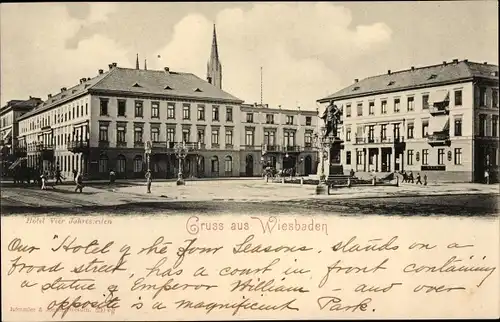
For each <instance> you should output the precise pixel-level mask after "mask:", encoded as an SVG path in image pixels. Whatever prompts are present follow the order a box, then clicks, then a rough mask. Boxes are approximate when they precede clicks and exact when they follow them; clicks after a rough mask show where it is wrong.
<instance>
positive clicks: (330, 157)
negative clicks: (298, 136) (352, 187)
mask: <svg viewBox="0 0 500 322" xmlns="http://www.w3.org/2000/svg"><path fill="white" fill-rule="evenodd" d="M321 119H322V120H323V122H324V124H325V125H324V127H322V128H321V131H320V133H317V134H316V137H315V139H316V145H317V148H318V153H319V160H320V162H319V165H318V172H317V175H318V177H319V179H320V182H319V184H318V187H317V188H316V193H318V194H323V193H325V192H326V190H327V189H326V188H327V186H326V179H327V178H328V177H329V176H331V175H343V167H342V164H341V162H340V160H341V159H340V152H341V150H342V148H343V146H342V143H343V141H342V140H341V139H340V137H339V136H338V134H339V133H338V132H339V131H338V130H339V127H340V125H341V124H342V109H341V108H339V107H337V105H335V104H334V102H333V101H331V102H330V104H329V105H328V107H327V108H326V109H325V112H324V113H323V115H322V116H321Z"/></svg>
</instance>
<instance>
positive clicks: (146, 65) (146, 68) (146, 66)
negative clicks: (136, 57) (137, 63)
mask: <svg viewBox="0 0 500 322" xmlns="http://www.w3.org/2000/svg"><path fill="white" fill-rule="evenodd" d="M144 70H148V64H147V62H146V59H144Z"/></svg>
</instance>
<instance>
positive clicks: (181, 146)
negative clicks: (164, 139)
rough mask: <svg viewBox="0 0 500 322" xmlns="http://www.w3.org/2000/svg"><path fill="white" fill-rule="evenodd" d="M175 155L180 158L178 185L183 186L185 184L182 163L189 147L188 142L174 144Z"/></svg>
mask: <svg viewBox="0 0 500 322" xmlns="http://www.w3.org/2000/svg"><path fill="white" fill-rule="evenodd" d="M174 151H175V156H176V157H177V158H178V159H179V173H178V174H177V185H178V186H182V185H184V184H185V182H184V179H183V178H182V163H183V161H184V159H185V158H186V156H187V154H188V152H189V149H188V147H187V146H186V142H184V141H183V142H182V143H176V144H175V145H174Z"/></svg>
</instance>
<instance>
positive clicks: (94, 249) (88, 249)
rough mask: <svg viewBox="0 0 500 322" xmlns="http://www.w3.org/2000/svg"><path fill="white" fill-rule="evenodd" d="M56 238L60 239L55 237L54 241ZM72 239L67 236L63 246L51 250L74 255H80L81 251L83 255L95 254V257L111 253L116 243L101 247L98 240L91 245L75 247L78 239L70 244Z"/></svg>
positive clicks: (74, 239)
mask: <svg viewBox="0 0 500 322" xmlns="http://www.w3.org/2000/svg"><path fill="white" fill-rule="evenodd" d="M56 238H58V237H57V235H56V236H55V237H54V239H56ZM70 238H71V236H67V237H66V238H64V240H63V241H62V242H61V244H59V246H57V247H55V248H51V250H52V251H53V252H57V251H59V250H60V249H63V250H64V251H66V252H69V251H71V252H72V253H78V252H80V251H83V253H84V254H87V255H88V254H94V255H96V254H106V253H109V251H110V248H111V246H112V245H113V244H114V243H115V242H113V241H111V242H109V243H107V244H106V245H104V246H101V245H100V244H99V242H98V241H97V240H93V241H91V242H90V243H88V244H87V245H73V244H74V243H75V242H76V240H77V238H76V237H75V238H73V240H72V241H70V242H69V243H68V241H69V239H70Z"/></svg>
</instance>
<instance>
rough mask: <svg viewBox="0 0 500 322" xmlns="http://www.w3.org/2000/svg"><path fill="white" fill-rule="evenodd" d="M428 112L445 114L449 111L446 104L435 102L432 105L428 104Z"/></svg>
mask: <svg viewBox="0 0 500 322" xmlns="http://www.w3.org/2000/svg"><path fill="white" fill-rule="evenodd" d="M429 113H430V114H431V115H442V114H443V115H445V114H449V113H450V109H449V106H448V105H447V104H446V105H444V104H435V105H433V106H429Z"/></svg>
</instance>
